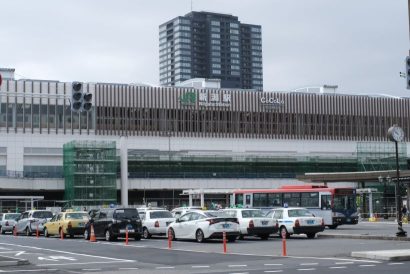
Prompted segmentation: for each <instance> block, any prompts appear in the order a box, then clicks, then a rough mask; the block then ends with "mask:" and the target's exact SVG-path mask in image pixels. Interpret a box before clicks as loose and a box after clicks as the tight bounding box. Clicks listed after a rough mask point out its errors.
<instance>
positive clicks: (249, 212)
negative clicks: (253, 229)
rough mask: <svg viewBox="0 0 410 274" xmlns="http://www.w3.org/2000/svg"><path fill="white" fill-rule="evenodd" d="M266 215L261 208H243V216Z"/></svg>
mask: <svg viewBox="0 0 410 274" xmlns="http://www.w3.org/2000/svg"><path fill="white" fill-rule="evenodd" d="M253 217H264V216H263V213H262V211H261V210H242V218H253Z"/></svg>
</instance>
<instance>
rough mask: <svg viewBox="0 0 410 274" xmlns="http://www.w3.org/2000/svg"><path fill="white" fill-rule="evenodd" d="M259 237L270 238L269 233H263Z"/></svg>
mask: <svg viewBox="0 0 410 274" xmlns="http://www.w3.org/2000/svg"><path fill="white" fill-rule="evenodd" d="M258 237H260V238H261V239H262V240H267V239H269V234H261V235H258Z"/></svg>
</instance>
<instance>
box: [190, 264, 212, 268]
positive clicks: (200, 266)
mask: <svg viewBox="0 0 410 274" xmlns="http://www.w3.org/2000/svg"><path fill="white" fill-rule="evenodd" d="M208 267H209V265H193V266H192V268H208Z"/></svg>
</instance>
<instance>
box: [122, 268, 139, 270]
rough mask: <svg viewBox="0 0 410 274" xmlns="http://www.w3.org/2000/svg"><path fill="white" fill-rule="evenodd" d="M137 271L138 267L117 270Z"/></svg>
mask: <svg viewBox="0 0 410 274" xmlns="http://www.w3.org/2000/svg"><path fill="white" fill-rule="evenodd" d="M137 269H139V268H138V267H123V268H119V270H137Z"/></svg>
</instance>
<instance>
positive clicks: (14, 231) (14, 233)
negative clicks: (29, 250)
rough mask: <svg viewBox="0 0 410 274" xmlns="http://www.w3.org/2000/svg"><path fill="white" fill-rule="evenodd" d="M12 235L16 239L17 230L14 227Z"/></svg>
mask: <svg viewBox="0 0 410 274" xmlns="http://www.w3.org/2000/svg"><path fill="white" fill-rule="evenodd" d="M13 235H14V237H17V228H16V227H14V228H13Z"/></svg>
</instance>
